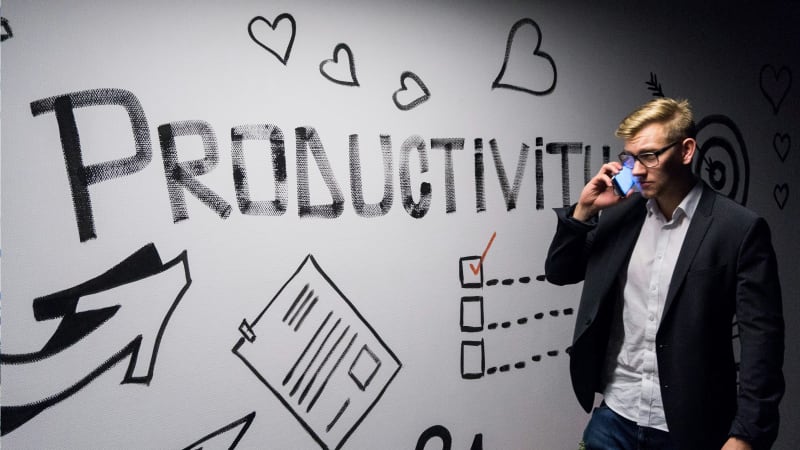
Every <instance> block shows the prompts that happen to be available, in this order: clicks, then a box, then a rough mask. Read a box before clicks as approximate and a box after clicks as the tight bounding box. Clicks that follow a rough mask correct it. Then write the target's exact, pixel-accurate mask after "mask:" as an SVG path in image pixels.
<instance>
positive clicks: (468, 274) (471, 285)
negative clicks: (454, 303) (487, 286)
mask: <svg viewBox="0 0 800 450" xmlns="http://www.w3.org/2000/svg"><path fill="white" fill-rule="evenodd" d="M473 267H476V268H478V273H475V272H474V271H473V270H472V268H473ZM458 277H459V279H460V280H461V287H462V288H466V289H476V288H478V289H479V288H482V287H483V264H482V262H481V257H480V256H464V257H462V258H461V259H459V260H458Z"/></svg>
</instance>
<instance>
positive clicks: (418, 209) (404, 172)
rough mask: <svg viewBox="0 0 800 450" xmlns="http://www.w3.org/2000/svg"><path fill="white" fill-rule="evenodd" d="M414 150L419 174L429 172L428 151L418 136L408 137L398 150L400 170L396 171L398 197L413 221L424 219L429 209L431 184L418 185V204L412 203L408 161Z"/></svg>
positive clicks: (425, 182)
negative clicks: (398, 181)
mask: <svg viewBox="0 0 800 450" xmlns="http://www.w3.org/2000/svg"><path fill="white" fill-rule="evenodd" d="M414 150H416V151H417V154H418V155H419V167H420V169H419V170H420V172H421V173H423V174H425V173H427V172H428V170H429V168H428V151H427V150H426V148H425V141H424V140H423V139H422V138H421V137H420V136H410V137H409V138H408V139H406V141H405V142H403V146H402V147H401V148H400V168H399V169H398V172H399V173H400V196H401V197H402V199H403V207H404V208H405V209H406V212H408V214H409V215H410V216H411V217H413V218H415V219H421V218H423V217H425V214H427V213H428V210H430V208H431V184H430V183H429V182H427V181H424V182H422V183H420V186H419V192H420V195H419V197H420V198H419V202H414V196H413V194H412V190H411V170H410V168H409V166H410V163H409V159H410V157H411V152H412V151H414Z"/></svg>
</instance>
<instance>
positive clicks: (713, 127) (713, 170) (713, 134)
mask: <svg viewBox="0 0 800 450" xmlns="http://www.w3.org/2000/svg"><path fill="white" fill-rule="evenodd" d="M709 134H710V136H706V135H709ZM731 135H732V139H731ZM697 145H698V148H697V151H696V154H695V159H694V162H693V165H694V173H695V174H697V175H698V176H699V177H700V178H702V179H703V180H705V181H706V182H707V183H708V184H709V185H710V186H711V187H712V188H713V189H714V190H716V191H717V192H719V193H721V194H723V195H725V196H727V197H728V198H731V199H733V200H735V201H736V202H738V203H740V204H742V205H746V204H747V194H748V191H749V189H750V161H749V159H748V156H747V146H746V145H745V143H744V138H743V137H742V133H741V132H740V131H739V128H738V127H737V126H736V124H735V123H733V121H732V120H731V119H729V118H728V117H725V116H722V115H711V116H708V117H704V118H703V119H702V120H700V122H698V124H697Z"/></svg>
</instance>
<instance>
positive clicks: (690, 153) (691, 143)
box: [681, 138, 697, 165]
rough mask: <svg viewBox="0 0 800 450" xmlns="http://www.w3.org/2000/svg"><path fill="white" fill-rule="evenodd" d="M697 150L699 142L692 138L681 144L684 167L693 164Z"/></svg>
mask: <svg viewBox="0 0 800 450" xmlns="http://www.w3.org/2000/svg"><path fill="white" fill-rule="evenodd" d="M695 150H697V141H695V140H694V139H692V138H686V139H684V140H683V142H682V143H681V157H682V162H683V164H684V165H689V164H691V163H692V158H694V152H695Z"/></svg>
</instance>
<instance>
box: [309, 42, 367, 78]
mask: <svg viewBox="0 0 800 450" xmlns="http://www.w3.org/2000/svg"><path fill="white" fill-rule="evenodd" d="M341 53H344V54H345V56H347V61H346V64H347V70H348V73H349V78H344V77H343V76H342V75H341V74H339V73H336V74H335V75H332V74H331V69H330V68H333V70H336V69H339V70H337V72H341V69H340V67H341V65H342V64H344V63H342V62H341V59H340V58H339V55H340V54H341ZM319 73H321V74H322V76H323V77H325V78H327V79H328V80H330V81H333V82H334V83H336V84H341V85H343V86H360V85H359V83H358V78H357V77H356V62H355V59H354V58H353V51H352V50H350V46H348V45H347V44H344V43H341V44H338V45H336V48H334V49H333V58H331V59H326V60H324V61H322V62H321V63H319Z"/></svg>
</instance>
